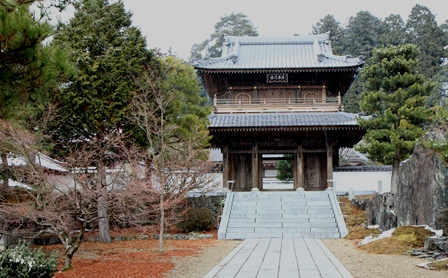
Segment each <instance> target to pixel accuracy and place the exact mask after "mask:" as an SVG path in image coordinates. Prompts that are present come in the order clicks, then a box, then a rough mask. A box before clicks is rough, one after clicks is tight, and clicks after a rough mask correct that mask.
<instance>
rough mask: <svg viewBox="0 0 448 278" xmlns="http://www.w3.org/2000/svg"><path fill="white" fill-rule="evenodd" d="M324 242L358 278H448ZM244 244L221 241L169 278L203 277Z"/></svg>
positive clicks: (414, 261) (413, 262) (349, 245)
mask: <svg viewBox="0 0 448 278" xmlns="http://www.w3.org/2000/svg"><path fill="white" fill-rule="evenodd" d="M322 242H323V243H324V244H325V246H327V248H328V249H330V251H331V252H332V253H333V254H334V255H335V256H336V257H337V258H338V260H339V261H340V262H341V263H342V264H343V265H344V266H345V267H346V268H347V269H348V271H350V273H351V274H352V275H353V276H354V277H355V278H358V277H359V278H361V277H362V278H369V277H381V278H402V277H405V278H420V277H424V278H439V277H444V278H446V277H448V271H435V270H427V269H423V268H419V267H417V265H418V264H419V263H422V262H427V261H426V260H424V259H419V258H415V257H411V256H405V255H377V254H369V253H366V252H363V251H361V250H359V249H358V248H357V247H356V243H355V242H354V241H350V240H344V239H323V240H322ZM240 243H241V241H232V240H222V241H221V240H220V241H216V244H214V245H213V246H210V247H207V248H205V249H204V250H202V251H201V252H200V254H198V255H197V256H193V257H183V258H178V259H176V260H175V261H174V264H175V268H174V269H173V270H172V271H170V272H169V273H168V276H167V277H168V278H198V277H204V276H205V275H206V274H207V273H208V272H209V271H210V270H212V269H213V268H214V267H215V266H216V265H217V264H218V263H219V262H220V261H221V260H222V259H224V258H225V257H226V256H227V255H228V254H229V253H230V252H231V251H232V250H233V249H234V248H235V247H237V246H238V245H239V244H240Z"/></svg>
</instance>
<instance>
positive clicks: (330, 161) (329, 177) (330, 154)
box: [327, 143, 333, 188]
mask: <svg viewBox="0 0 448 278" xmlns="http://www.w3.org/2000/svg"><path fill="white" fill-rule="evenodd" d="M330 187H333V146H331V145H330V144H328V143H327V188H330Z"/></svg>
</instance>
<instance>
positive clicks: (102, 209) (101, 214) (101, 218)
mask: <svg viewBox="0 0 448 278" xmlns="http://www.w3.org/2000/svg"><path fill="white" fill-rule="evenodd" d="M98 175H99V176H98V180H99V182H98V186H99V188H98V192H99V196H98V229H99V235H98V240H99V241H100V242H107V243H109V242H112V239H111V238H110V231H109V217H108V215H107V184H106V173H105V169H104V164H103V163H100V165H98Z"/></svg>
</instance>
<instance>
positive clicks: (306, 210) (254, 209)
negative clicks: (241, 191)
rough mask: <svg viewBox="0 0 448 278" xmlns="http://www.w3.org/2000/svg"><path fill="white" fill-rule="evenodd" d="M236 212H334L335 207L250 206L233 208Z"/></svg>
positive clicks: (233, 211)
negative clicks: (278, 207) (270, 207)
mask: <svg viewBox="0 0 448 278" xmlns="http://www.w3.org/2000/svg"><path fill="white" fill-rule="evenodd" d="M232 213H234V214H243V213H248V214H282V213H296V214H333V209H332V208H331V207H330V206H329V207H326V208H291V207H282V208H281V209H267V208H248V209H235V208H233V209H232Z"/></svg>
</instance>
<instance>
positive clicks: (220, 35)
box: [188, 13, 258, 62]
mask: <svg viewBox="0 0 448 278" xmlns="http://www.w3.org/2000/svg"><path fill="white" fill-rule="evenodd" d="M226 36H258V32H257V30H256V28H255V27H254V25H253V24H252V22H251V21H250V20H249V19H248V18H247V16H246V15H245V14H243V13H231V14H230V15H225V16H223V17H221V20H220V21H219V22H218V23H216V24H215V33H213V34H211V35H210V39H207V40H205V41H204V42H202V43H200V44H194V45H193V47H192V49H191V52H190V57H189V59H188V61H189V62H192V61H194V60H200V59H204V58H213V57H221V53H222V46H223V44H224V41H225V37H226ZM204 52H205V53H204Z"/></svg>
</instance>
